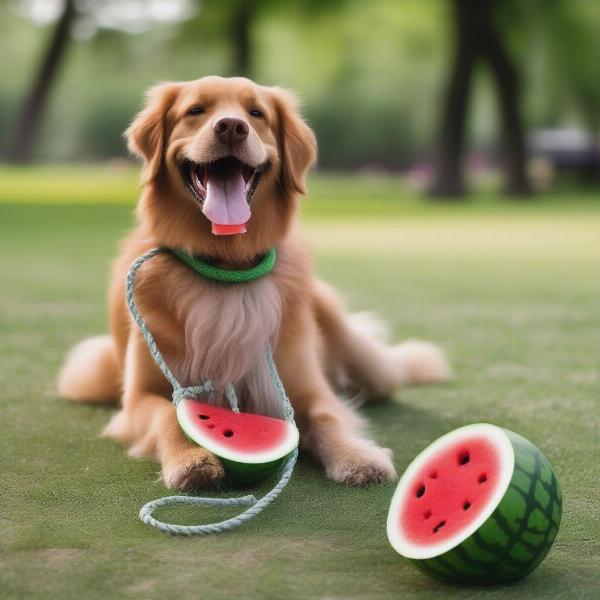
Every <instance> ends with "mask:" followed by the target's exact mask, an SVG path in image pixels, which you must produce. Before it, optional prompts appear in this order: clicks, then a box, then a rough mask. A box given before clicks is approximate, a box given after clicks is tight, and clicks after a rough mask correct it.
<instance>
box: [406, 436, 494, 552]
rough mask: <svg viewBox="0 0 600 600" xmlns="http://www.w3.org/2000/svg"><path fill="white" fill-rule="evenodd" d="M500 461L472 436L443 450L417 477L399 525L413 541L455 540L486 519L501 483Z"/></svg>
mask: <svg viewBox="0 0 600 600" xmlns="http://www.w3.org/2000/svg"><path fill="white" fill-rule="evenodd" d="M500 463H501V457H500V453H499V451H498V448H497V447H496V446H495V445H494V444H492V443H491V442H490V441H489V440H488V439H485V438H483V437H473V438H471V439H469V440H465V441H461V442H457V443H456V444H454V445H452V446H450V447H446V448H443V449H440V450H439V452H437V453H436V454H434V455H432V456H430V457H429V458H428V460H427V461H426V462H425V464H423V465H421V467H420V468H419V470H418V471H417V472H416V473H415V474H414V475H413V476H412V478H411V482H410V483H409V489H410V490H412V493H411V494H409V495H407V497H406V499H405V502H404V507H403V508H402V510H401V511H400V515H399V526H400V527H401V529H402V530H403V531H404V533H405V535H406V537H407V538H408V539H410V540H411V541H412V542H414V543H417V544H419V543H427V542H434V541H435V542H441V541H443V540H447V539H450V538H452V537H453V536H454V535H456V534H457V533H458V532H460V531H462V530H463V528H464V527H465V526H466V525H468V524H469V523H470V522H471V521H473V520H474V519H477V517H478V516H480V515H481V513H482V512H483V510H484V509H485V507H486V506H487V505H488V502H489V500H490V499H491V498H492V496H493V495H494V491H495V489H496V487H497V485H498V483H499V477H498V471H499V469H500Z"/></svg>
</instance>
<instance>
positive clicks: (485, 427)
mask: <svg viewBox="0 0 600 600" xmlns="http://www.w3.org/2000/svg"><path fill="white" fill-rule="evenodd" d="M475 435H482V436H484V437H485V438H486V439H487V440H489V441H490V442H492V443H493V444H494V445H495V446H496V448H497V449H498V452H499V453H500V457H501V458H500V477H499V480H498V483H497V485H496V488H495V490H494V494H493V495H492V497H491V498H490V499H489V500H488V504H487V506H486V508H485V510H484V511H482V512H481V513H480V514H479V515H478V516H477V518H476V519H474V520H473V521H472V522H470V523H469V524H468V525H467V526H466V527H465V528H464V529H463V530H462V531H460V532H459V533H457V534H456V535H454V536H453V537H451V538H450V539H447V540H444V541H442V542H438V543H426V544H418V543H415V542H412V541H410V540H409V539H407V537H406V536H405V535H404V532H403V531H401V529H400V526H399V522H400V516H401V510H402V502H403V501H404V500H405V499H406V498H407V496H408V494H411V493H412V492H413V490H412V487H411V484H412V483H413V481H414V476H415V475H416V474H417V472H418V471H420V469H421V467H422V466H423V465H424V464H425V463H426V462H427V461H428V460H429V459H430V458H431V457H432V456H433V455H435V454H437V453H438V452H440V451H441V450H443V449H444V448H447V447H452V446H454V445H455V444H456V443H457V442H460V441H462V440H465V441H466V440H468V439H470V438H472V437H473V436H475ZM514 468H515V453H514V450H513V447H512V444H511V442H510V439H509V438H508V436H507V435H506V433H505V432H504V430H503V429H501V428H500V427H497V426H496V425H490V424H488V423H475V424H473V425H466V426H465V427H460V428H459V429H455V430H454V431H451V432H450V433H447V434H446V435H443V436H442V437H440V438H438V439H437V440H435V442H433V443H432V444H431V445H429V446H427V448H425V450H423V451H422V452H421V453H420V454H419V455H418V456H417V457H416V458H415V459H414V460H413V461H412V463H410V465H409V466H408V468H407V469H406V471H405V472H404V474H403V475H402V477H401V478H400V481H399V482H398V487H397V488H396V491H395V492H394V496H393V497H392V503H391V505H390V510H389V512H388V518H387V535H388V539H389V541H390V544H391V545H392V547H393V548H394V549H395V550H396V552H398V554H400V555H402V556H404V557H405V558H411V559H426V558H434V557H436V556H440V555H442V554H444V553H445V552H448V551H449V550H452V548H455V547H456V546H458V545H459V544H461V543H462V542H464V541H465V540H466V539H467V538H468V537H470V536H471V535H473V533H475V532H476V531H477V530H478V529H479V528H480V527H481V526H482V525H483V524H484V523H485V521H487V519H488V518H489V517H490V516H491V515H492V513H493V512H494V510H496V507H497V506H498V504H499V503H500V501H501V500H502V498H503V497H504V494H505V493H506V490H507V489H508V485H509V484H510V481H511V479H512V476H513V471H514Z"/></svg>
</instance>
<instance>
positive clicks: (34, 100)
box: [6, 0, 193, 164]
mask: <svg viewBox="0 0 600 600" xmlns="http://www.w3.org/2000/svg"><path fill="white" fill-rule="evenodd" d="M119 2H120V0H95V1H94V2H86V3H79V2H77V0H63V3H62V7H61V10H60V13H59V15H58V19H57V21H56V24H55V25H54V29H53V31H52V33H51V35H50V38H49V40H48V44H47V45H46V47H45V48H44V50H43V52H42V55H41V57H40V60H39V65H38V68H37V69H36V71H35V74H34V77H33V79H32V83H31V85H30V87H29V89H28V90H27V92H26V93H25V96H24V100H23V102H22V103H21V105H20V109H19V112H18V115H17V118H16V120H15V128H14V131H13V135H12V139H11V142H10V143H9V146H8V151H7V156H6V158H7V160H8V162H11V163H14V164H27V163H30V162H31V161H32V159H33V151H34V146H35V142H36V138H37V134H38V132H39V129H40V126H41V123H42V120H43V117H44V113H45V112H46V108H47V106H48V102H49V99H50V94H51V92H52V87H53V86H54V84H55V81H56V77H57V75H58V72H59V70H60V67H61V65H62V63H63V61H64V58H65V56H66V52H67V49H68V46H69V44H70V42H71V40H72V35H71V30H72V29H73V25H75V24H76V22H77V20H78V19H79V18H80V17H85V20H86V21H87V24H88V25H91V26H92V30H91V32H90V36H93V35H95V34H96V33H97V31H98V29H99V28H100V27H103V28H105V29H112V30H118V31H122V32H127V33H133V32H136V33H137V32H140V31H144V30H146V29H149V28H150V27H152V26H153V25H154V24H155V23H156V22H165V21H178V20H184V19H188V18H189V17H190V16H191V15H192V14H193V11H191V9H190V8H189V7H188V4H189V0H171V7H170V8H169V11H168V12H167V13H165V14H164V15H161V14H156V13H152V12H150V11H148V9H147V6H146V4H147V3H146V2H145V0H136V1H135V2H130V3H129V10H128V11H126V13H124V14H123V16H122V17H120V16H119V11H115V10H114V8H115V6H117V7H118V4H119ZM21 4H23V6H24V7H25V8H27V7H28V8H29V9H31V6H29V5H31V4H35V3H32V2H31V0H21ZM30 12H31V10H30ZM101 24H102V25H101Z"/></svg>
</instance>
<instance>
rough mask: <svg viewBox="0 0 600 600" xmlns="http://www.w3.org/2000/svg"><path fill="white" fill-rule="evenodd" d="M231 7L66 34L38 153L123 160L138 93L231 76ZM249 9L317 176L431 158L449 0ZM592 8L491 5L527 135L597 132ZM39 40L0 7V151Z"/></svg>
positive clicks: (581, 4)
mask: <svg viewBox="0 0 600 600" xmlns="http://www.w3.org/2000/svg"><path fill="white" fill-rule="evenodd" d="M239 6H240V4H239V2H238V0H236V1H235V2H225V3H224V2H220V1H218V0H207V1H206V2H201V3H200V2H199V3H198V10H197V11H196V13H195V14H193V15H192V16H191V17H190V18H189V19H187V20H185V21H183V22H181V23H170V24H164V25H161V26H160V27H158V26H157V27H155V28H153V29H151V30H149V31H146V32H144V33H141V34H136V35H132V34H126V33H124V32H120V31H106V30H100V31H99V33H98V34H97V35H96V36H95V37H93V38H92V39H91V40H85V39H75V40H73V43H72V45H71V47H70V48H69V50H68V53H67V59H66V61H65V64H64V65H63V68H62V69H61V72H60V76H59V78H58V80H57V82H56V87H55V89H54V91H53V94H52V98H51V105H50V107H49V112H48V115H47V119H46V122H45V126H44V131H43V135H42V139H41V142H40V145H39V146H38V148H37V157H38V158H44V159H52V160H81V159H84V158H90V157H94V158H103V157H109V156H124V155H125V146H124V144H123V142H122V140H121V136H120V134H121V131H122V129H123V128H124V126H125V124H126V123H127V121H128V120H129V119H130V118H131V117H132V116H133V114H134V113H135V112H136V110H137V109H138V107H139V105H140V103H141V102H142V99H143V92H144V90H145V89H146V88H147V87H149V86H150V85H151V84H153V83H155V82H157V81H160V80H168V79H171V80H173V79H180V80H184V79H195V78H198V77H201V76H204V75H207V74H214V73H216V74H223V75H228V74H231V72H232V55H233V53H232V41H231V35H232V33H231V31H232V30H231V27H232V25H231V23H232V19H233V15H234V14H235V12H236V10H239ZM254 6H255V11H254V13H253V20H252V32H251V33H252V35H251V38H252V44H253V55H254V59H253V64H254V67H253V72H252V76H253V77H254V78H256V79H257V80H259V81H260V82H262V83H265V84H277V85H283V86H285V87H290V88H295V89H297V90H298V91H299V92H300V95H301V97H302V99H303V101H304V105H305V109H306V114H307V115H308V118H309V120H310V122H311V123H312V125H313V126H314V128H315V129H316V132H317V136H318V138H319V141H320V145H321V153H320V164H321V165H322V166H323V167H324V168H327V167H330V168H347V167H356V166H363V165H365V164H374V163H376V164H384V165H386V166H390V167H394V168H397V167H399V166H404V165H406V164H407V163H409V162H412V161H413V160H415V159H419V158H422V157H426V156H428V155H429V154H430V150H431V148H432V145H433V142H434V140H435V138H436V129H437V125H438V122H439V114H440V106H439V102H440V90H441V89H442V88H443V86H444V84H445V71H446V69H447V67H448V64H449V62H450V57H451V54H452V48H451V43H452V31H451V26H452V20H451V19H450V14H449V7H450V0H428V1H427V2H423V1H422V0H378V1H377V2H364V0H360V1H359V0H335V1H334V2H318V1H317V0H310V1H307V2H304V1H303V2H293V1H291V0H290V1H286V2H277V1H275V0H257V1H256V3H255V4H254ZM599 11H600V3H598V2H592V1H589V0H532V1H531V2H525V1H523V0H506V1H503V2H499V3H498V19H499V22H500V24H501V26H502V29H503V31H504V32H505V35H506V37H507V39H508V41H509V43H510V46H511V49H512V51H513V53H514V56H515V58H516V61H517V62H518V64H519V66H520V68H521V71H522V75H523V82H524V92H525V97H524V108H525V121H526V124H527V125H528V126H529V127H538V126H557V125H561V124H570V123H573V122H575V123H582V124H583V125H584V126H585V127H587V128H589V129H591V130H592V131H598V127H599V121H600V116H599V111H600V108H599V107H600V78H599V77H598V76H597V74H596V71H597V65H598V63H599V61H600V12H599ZM49 33H50V28H49V27H44V28H39V27H35V26H34V25H33V24H32V23H30V22H28V21H26V20H24V19H23V18H21V17H19V16H17V15H16V14H15V13H14V11H11V10H10V5H9V4H8V3H5V4H2V5H0V52H1V53H2V56H5V57H8V59H7V60H6V61H4V64H3V69H2V74H1V75H0V128H1V130H2V132H3V133H5V135H3V136H2V137H1V139H0V149H1V148H2V145H3V143H5V142H6V139H7V137H8V133H9V132H10V124H11V123H12V122H13V120H14V118H15V114H16V110H17V107H18V102H19V101H20V100H21V98H22V96H23V94H24V91H25V89H26V87H27V85H28V83H29V80H30V78H31V76H32V73H33V69H34V66H35V65H36V63H37V61H38V59H39V53H40V51H41V50H42V48H43V44H44V41H45V40H46V38H47V36H48V35H49ZM483 81H485V80H483ZM474 100H475V102H474V105H473V106H474V109H473V111H472V112H471V115H470V127H471V129H472V137H473V139H474V140H475V142H476V143H477V144H482V143H486V142H489V140H491V139H492V137H493V134H494V132H495V130H496V128H497V123H496V119H495V112H496V111H495V104H494V103H495V98H494V97H493V94H491V93H489V85H488V84H487V83H486V85H485V86H484V88H482V89H478V93H477V95H476V97H475V99H474ZM494 137H495V136H494Z"/></svg>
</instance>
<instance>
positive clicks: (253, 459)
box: [177, 400, 300, 465]
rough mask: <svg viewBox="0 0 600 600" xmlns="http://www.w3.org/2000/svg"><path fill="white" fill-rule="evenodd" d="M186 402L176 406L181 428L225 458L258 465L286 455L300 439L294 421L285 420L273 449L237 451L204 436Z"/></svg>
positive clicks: (195, 440) (208, 448)
mask: <svg viewBox="0 0 600 600" xmlns="http://www.w3.org/2000/svg"><path fill="white" fill-rule="evenodd" d="M186 402H187V400H182V401H181V402H180V403H179V405H178V406H177V420H178V421H179V425H180V426H181V429H183V431H184V432H185V434H186V435H187V436H188V437H190V438H191V439H192V440H194V442H196V443H197V444H198V445H199V446H202V447H203V448H205V449H206V450H208V451H209V452H212V453H213V454H216V455H217V456H219V457H221V458H224V459H225V460H231V461H234V462H241V463H245V464H257V465H260V464H264V463H268V462H271V461H274V460H278V459H280V458H283V457H284V456H287V455H288V454H289V453H290V452H291V451H292V450H293V449H294V448H296V446H297V445H298V440H299V439H300V434H299V432H298V428H297V427H296V425H294V423H287V422H286V423H285V424H286V429H287V435H286V437H285V438H284V439H283V440H282V441H281V442H279V443H278V444H277V446H276V448H275V449H274V450H268V451H266V450H265V451H262V452H239V451H237V450H232V449H231V448H229V447H228V446H226V445H225V444H220V443H219V442H218V441H217V440H214V439H212V438H209V437H204V436H203V435H202V434H201V432H200V431H199V430H198V427H197V425H196V422H195V421H194V420H192V419H191V418H190V417H189V416H188V414H187V410H186V409H185V404H186Z"/></svg>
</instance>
